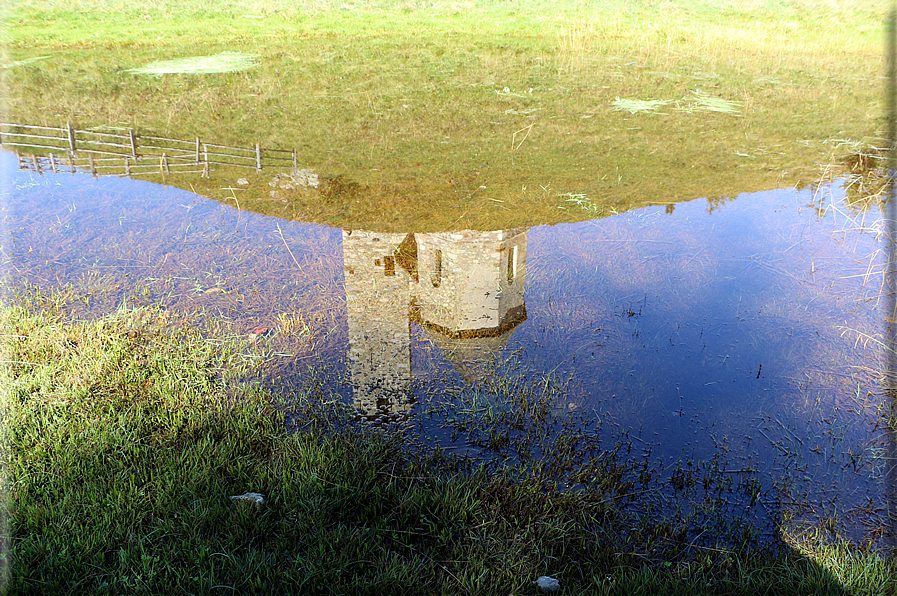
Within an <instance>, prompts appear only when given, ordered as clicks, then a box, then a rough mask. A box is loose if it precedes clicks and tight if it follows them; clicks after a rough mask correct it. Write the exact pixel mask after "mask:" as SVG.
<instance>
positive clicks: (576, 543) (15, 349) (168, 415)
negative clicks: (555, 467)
mask: <svg viewBox="0 0 897 596" xmlns="http://www.w3.org/2000/svg"><path fill="white" fill-rule="evenodd" d="M57 306H58V305H57ZM57 306H54V305H53V304H51V303H50V302H48V301H46V300H44V299H40V298H38V299H33V300H32V301H31V303H30V304H29V305H28V309H27V310H26V309H25V308H23V307H22V306H13V307H10V306H6V307H4V309H3V320H4V329H5V334H6V337H5V338H4V339H5V344H6V350H5V353H4V360H5V361H6V367H5V368H4V375H5V378H4V379H3V386H4V387H6V388H7V391H6V393H5V395H4V399H5V403H4V408H5V420H6V421H7V426H6V429H5V430H6V434H5V440H6V445H5V447H6V453H7V454H8V455H7V470H6V474H7V490H8V493H7V495H6V501H7V503H8V505H9V512H10V515H11V519H10V522H9V532H10V538H9V544H10V546H11V550H10V552H9V553H7V557H6V558H5V559H4V560H5V561H7V562H9V563H10V564H11V574H10V575H9V576H8V577H6V578H5V579H6V581H8V587H9V589H10V592H11V593H23V594H24V593H34V594H38V593H39V594H54V593H58V594H61V593H73V592H77V593H84V594H89V593H99V594H105V593H108V594H113V593H115V594H118V593H139V594H159V593H192V594H206V593H219V592H221V591H226V592H233V591H237V592H252V593H262V592H264V593H321V594H328V593H333V594H345V593H444V594H458V593H475V594H498V593H501V594H507V593H519V594H526V593H536V592H537V589H536V588H535V587H534V586H533V585H532V582H533V581H534V580H535V579H536V578H537V577H538V576H540V575H551V576H553V577H556V578H558V579H559V580H560V581H561V583H562V585H563V593H565V594H576V593H590V594H602V593H604V594H640V593H641V594H649V593H660V592H662V593H678V594H698V593H714V594H719V593H726V594H755V593H814V594H826V593H828V594H845V593H852V594H861V593H866V594H881V593H889V592H888V591H889V590H890V593H893V591H894V589H895V587H897V586H895V585H894V583H893V582H894V577H897V569H895V567H894V565H895V561H894V560H892V561H891V562H890V563H888V562H887V561H886V560H885V559H883V558H882V557H881V556H880V555H877V554H875V553H873V552H870V551H866V550H861V549H856V548H854V547H851V546H850V545H848V544H846V543H840V542H825V541H818V540H813V539H809V538H808V539H806V541H805V543H804V544H803V545H799V546H797V547H794V548H787V547H785V546H784V545H778V546H776V545H768V544H766V545H764V544H761V543H758V542H756V541H754V540H752V539H751V538H750V535H749V533H748V534H745V533H742V534H741V535H740V536H724V535H720V536H719V541H718V542H717V543H716V544H717V547H713V548H710V547H698V546H696V544H698V542H697V541H693V540H686V539H683V535H682V534H681V530H680V529H677V528H674V527H673V526H672V525H671V524H669V523H665V520H664V519H663V518H662V517H660V516H659V515H658V514H656V512H655V515H654V516H651V515H647V516H645V517H643V518H640V519H639V518H635V517H633V516H632V514H631V513H630V511H629V510H628V509H627V507H626V499H625V497H624V496H622V495H621V493H622V492H626V491H625V490H622V489H621V486H616V485H615V484H614V483H613V482H603V481H601V482H598V481H596V482H592V483H586V484H585V485H584V488H583V489H582V490H580V491H577V492H563V491H560V490H558V488H557V487H556V486H555V485H554V484H553V483H552V482H551V481H550V479H549V475H546V474H544V473H540V471H539V468H538V467H534V468H529V469H520V468H517V469H511V468H507V469H504V470H499V471H497V472H494V473H488V474H487V473H486V472H485V468H482V467H477V466H475V465H471V464H470V463H469V462H465V461H460V460H454V459H452V458H450V457H448V456H446V455H445V454H443V453H439V452H436V453H433V452H432V451H431V452H429V453H425V452H423V451H421V450H419V449H414V448H412V447H411V446H410V442H409V441H408V440H407V439H406V437H404V436H403V435H402V434H401V432H398V431H397V432H394V433H390V432H374V431H372V430H370V428H369V427H364V426H357V425H356V424H355V423H354V422H352V420H351V417H348V418H347V417H346V415H345V413H341V412H340V411H339V409H330V410H328V409H327V408H326V407H324V406H322V405H321V404H316V403H315V401H316V399H317V398H316V397H315V395H316V393H315V388H314V386H313V385H312V384H309V386H308V387H307V388H306V389H305V392H304V393H295V394H292V395H290V396H289V398H290V400H289V402H286V401H281V400H279V399H275V398H274V397H273V396H272V395H270V394H267V393H265V392H262V391H259V390H254V389H251V388H246V387H245V386H243V388H242V389H240V387H241V385H238V384H236V383H235V382H234V378H235V377H236V376H237V375H239V374H241V373H244V372H245V369H244V365H243V361H242V360H241V358H240V356H239V348H240V346H238V345H232V346H220V345H219V346H217V347H214V348H213V347H212V346H211V344H209V343H207V342H206V341H204V340H203V339H202V338H201V337H200V336H199V335H198V334H196V333H195V332H192V331H190V330H188V329H186V328H180V329H177V327H178V325H177V324H174V325H173V324H172V320H171V318H169V317H163V316H161V315H160V313H158V312H157V311H153V310H142V311H132V312H124V311H122V312H119V313H117V314H116V315H114V316H111V317H107V318H106V319H103V320H100V321H95V322H90V323H71V322H69V323H66V322H63V319H62V313H61V311H60V310H59V309H58V308H57ZM295 419H298V420H301V421H302V424H301V425H299V427H296V428H294V431H293V432H290V431H288V430H287V426H289V425H287V424H285V421H286V420H295ZM606 455H607V454H597V455H596V456H595V457H594V458H593V459H592V460H590V461H591V463H592V465H593V468H592V470H593V471H595V470H596V469H597V468H596V467H594V462H596V461H600V460H602V459H606V457H605V456H606ZM613 469H614V468H613V467H605V468H604V470H605V472H606V473H608V474H611V473H612V472H613ZM608 477H610V476H608ZM250 491H251V492H258V493H262V494H264V496H265V499H266V502H265V503H264V504H263V505H261V506H260V507H256V506H252V505H241V504H240V503H238V502H236V501H233V500H232V499H230V498H229V497H230V496H234V495H241V494H243V493H246V492H250ZM7 571H9V570H7Z"/></svg>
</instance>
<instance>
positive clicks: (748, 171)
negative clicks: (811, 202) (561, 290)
mask: <svg viewBox="0 0 897 596" xmlns="http://www.w3.org/2000/svg"><path fill="white" fill-rule="evenodd" d="M110 6H111V7H113V8H114V9H113V10H107V9H108V8H109V7H110ZM886 6H887V3H886V2H884V1H883V0H879V1H876V2H863V3H860V2H855V1H852V0H838V1H836V2H826V3H822V2H807V1H800V0H790V1H780V2H760V1H757V2H750V3H737V2H727V3H709V2H700V1H698V0H680V1H677V2H671V3H666V4H664V5H663V7H662V8H661V7H658V6H657V5H656V4H655V3H651V2H626V3H623V2H607V3H600V4H590V3H584V2H573V1H572V0H570V1H567V2H561V3H555V2H550V3H549V2H532V3H531V2H513V1H509V2H485V1H481V2H461V1H458V2H446V3H443V2H423V1H409V2H402V3H389V2H384V3H377V2H355V3H346V4H344V3H331V2H325V1H320V2H306V3H302V2H299V3H294V2H286V1H285V0H282V1H273V2H267V3H259V2H252V1H251V0H240V1H233V2H228V3H226V4H223V5H222V6H221V7H218V6H216V9H215V10H214V11H212V10H208V9H206V8H205V7H204V6H203V5H202V4H201V3H199V2H194V1H192V0H180V1H168V2H165V1H159V2H151V3H148V4H143V3H137V2H132V1H130V0H121V1H118V2H112V1H111V0H108V1H100V0H97V1H84V2H78V3H67V2H53V1H40V2H38V1H22V2H17V3H15V5H14V6H13V8H12V9H11V10H10V12H9V14H8V17H7V27H8V28H7V38H8V43H7V49H6V53H7V56H6V57H5V58H4V59H3V62H4V63H5V64H7V65H8V66H9V65H14V66H11V67H8V68H6V69H5V70H4V75H5V85H6V90H7V93H6V95H7V101H6V106H7V115H6V117H7V118H8V119H9V120H13V121H22V122H27V123H32V124H49V125H59V124H61V123H64V122H65V121H67V120H70V121H72V122H74V123H75V124H77V125H79V126H81V127H89V126H97V125H118V126H126V127H135V128H136V129H138V130H139V131H144V132H151V133H155V134H164V135H177V136H178V137H181V138H193V137H194V136H196V135H198V136H201V137H203V138H206V139H210V140H213V141H215V142H220V143H227V144H240V145H247V144H251V143H254V142H256V141H258V142H261V143H262V145H263V146H276V147H285V148H292V147H295V148H296V149H297V151H298V154H299V161H300V163H301V165H302V166H305V167H312V168H315V169H317V170H318V171H320V172H321V174H322V176H323V177H324V178H326V179H330V180H333V179H335V178H336V179H337V180H338V181H339V182H338V184H337V185H336V186H335V188H336V190H335V191H334V190H331V191H330V192H323V193H305V194H303V193H299V192H292V193H291V192H286V193H283V199H284V200H287V201H288V206H287V207H284V206H283V204H282V203H281V202H280V200H275V201H271V200H268V199H269V193H270V188H269V187H268V185H267V181H269V180H270V177H271V175H272V174H270V173H264V172H263V175H262V176H255V177H252V178H251V181H252V185H251V186H250V188H249V189H248V190H245V191H243V193H242V194H243V195H245V197H246V200H245V201H243V203H245V204H246V205H249V206H250V207H249V208H251V209H254V210H259V211H263V212H268V213H271V214H275V215H281V216H290V217H296V218H303V219H308V220H311V221H317V222H322V223H329V224H332V225H337V226H342V227H360V228H373V229H382V230H391V231H407V230H409V229H415V230H417V231H430V230H439V229H449V228H463V227H470V228H509V227H516V226H522V225H533V224H546V223H549V224H550V223H557V222H561V221H570V220H576V219H584V218H587V217H589V214H587V213H585V212H583V211H581V210H576V209H572V210H571V209H565V208H564V207H565V205H564V202H563V201H562V200H559V199H558V195H559V193H560V194H565V193H573V194H585V195H587V196H588V197H590V198H591V200H592V202H593V203H594V204H595V205H596V207H597V208H599V209H601V210H602V211H603V212H610V209H612V208H613V209H615V210H617V211H623V210H626V209H630V208H633V207H638V206H642V205H645V204H650V203H671V202H676V201H681V200H689V199H693V198H697V197H711V198H712V197H731V196H736V195H737V194H740V193H742V192H751V191H758V190H765V189H769V188H773V187H779V186H785V185H791V184H796V183H798V182H799V181H801V180H804V181H808V180H814V179H815V178H817V177H818V176H819V174H820V167H821V166H822V165H825V164H828V163H831V162H832V161H833V159H834V158H836V157H839V150H838V149H836V148H835V147H836V146H837V145H836V144H835V143H833V141H834V140H849V141H851V142H858V143H867V144H873V145H874V144H875V143H876V142H877V141H876V137H877V136H879V135H880V125H881V119H880V112H881V109H882V107H881V104H882V102H881V95H882V89H881V88H880V85H879V84H878V81H880V78H879V77H880V74H881V69H882V64H881V47H882V43H881V42H882V38H883V33H882V31H881V29H882V19H883V15H884V12H885V9H886ZM225 52H241V53H244V54H254V55H258V56H259V62H258V64H257V65H256V66H254V67H253V68H250V69H248V70H244V71H240V72H227V73H217V74H167V75H161V76H158V75H145V74H135V73H134V69H140V68H143V67H146V65H148V64H151V63H154V62H158V61H168V60H180V59H186V58H191V57H197V56H214V55H220V54H222V53H225ZM48 56H49V57H48ZM47 57H48V58H47ZM36 58H41V59H40V60H34V59H36ZM619 102H629V105H630V106H637V105H652V104H651V102H653V105H655V106H656V108H657V109H653V110H650V111H645V110H643V109H642V110H628V111H627V110H619V109H616V108H615V106H619ZM524 130H525V131H526V132H525V133H523V132H521V131H524ZM515 133H516V134H515ZM842 147H843V146H842ZM239 175H243V174H231V173H220V174H219V175H218V176H217V178H216V179H213V181H212V182H210V183H200V182H196V181H194V180H179V179H174V182H175V183H177V184H179V185H181V186H183V187H184V188H189V187H190V186H189V185H190V184H193V185H194V188H195V189H196V190H197V191H198V192H203V193H206V194H209V195H211V196H215V197H218V198H221V199H225V198H226V197H227V196H229V191H223V190H221V189H222V188H223V187H228V186H233V182H234V179H235V178H236V177H237V176H239ZM347 184H349V185H350V186H351V188H352V191H351V192H345V190H346V185H347ZM253 198H258V199H263V200H259V201H253V200H251V199H253ZM490 199H495V200H490ZM496 200H498V201H503V202H504V203H502V204H500V203H497V202H496Z"/></svg>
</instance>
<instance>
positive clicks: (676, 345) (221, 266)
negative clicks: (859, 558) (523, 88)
mask: <svg viewBox="0 0 897 596" xmlns="http://www.w3.org/2000/svg"><path fill="white" fill-rule="evenodd" d="M0 159H2V167H3V171H4V177H5V179H6V181H7V186H6V188H4V200H3V216H4V217H3V221H4V225H5V230H4V238H3V243H2V254H0V257H2V260H3V266H4V271H5V275H6V279H7V282H9V286H11V287H13V288H15V287H19V288H20V287H23V286H24V285H25V284H33V285H35V286H37V287H39V288H41V289H42V290H44V291H50V290H53V289H54V288H61V287H64V286H69V287H74V288H76V289H77V291H78V293H79V295H80V296H81V298H82V299H81V301H80V302H79V303H78V304H79V305H80V306H79V308H78V309H77V310H76V312H74V314H75V315H76V316H86V315H95V314H100V313H105V312H111V311H113V310H115V309H116V308H119V307H121V306H128V307H139V306H147V305H161V306H163V307H165V308H167V309H169V310H170V311H172V312H178V313H181V314H182V315H183V316H184V318H185V320H188V321H191V322H193V323H195V324H197V325H200V326H204V327H205V328H208V329H209V331H210V333H211V334H214V333H226V334H229V337H231V338H237V339H239V338H243V339H245V345H246V354H247V357H256V358H258V359H259V361H261V362H264V363H265V364H264V366H265V367H266V368H267V370H268V371H269V372H270V375H269V379H274V380H273V381H271V382H272V383H274V384H280V385H281V386H282V385H289V384H295V385H299V384H302V383H305V382H308V380H309V379H310V378H312V376H313V377H314V378H315V379H316V380H317V381H319V382H321V383H322V385H323V386H324V387H325V388H326V389H327V390H328V391H331V392H332V393H333V394H334V395H338V396H340V398H341V399H343V400H344V401H345V402H346V403H347V404H351V405H352V406H353V407H355V408H356V409H357V411H358V413H359V415H360V416H362V417H365V418H367V419H370V420H372V421H376V422H380V423H382V422H384V421H398V422H402V423H405V424H409V425H410V426H412V427H414V428H416V429H418V432H420V434H421V436H422V437H425V438H426V440H435V441H441V442H443V443H444V445H445V447H446V448H450V449H454V450H455V451H456V452H459V453H472V454H475V455H482V451H483V450H482V448H481V447H482V446H481V444H480V443H477V444H473V442H472V441H469V440H468V439H469V437H467V436H466V435H465V429H466V428H469V427H470V421H469V417H470V416H473V415H476V414H477V413H478V412H479V413H481V414H482V413H484V412H485V413H488V412H495V411H499V410H501V409H502V408H508V407H513V405H509V403H508V402H502V400H501V398H500V397H496V393H495V392H494V391H493V392H492V393H489V392H488V391H481V389H482V388H483V387H492V388H493V389H494V388H495V387H498V386H500V385H502V383H505V385H506V386H513V385H514V384H515V383H523V384H529V385H531V386H532V385H539V384H542V386H546V387H547V386H548V385H549V384H550V385H551V386H552V387H553V388H554V389H553V390H552V391H550V392H547V395H548V399H551V400H552V401H551V403H550V404H549V405H550V412H551V415H552V416H553V417H554V419H555V420H557V421H561V422H564V423H566V424H567V425H568V426H566V427H565V428H570V426H569V425H570V424H573V425H574V426H575V425H576V424H578V422H577V421H583V420H590V421H591V423H590V424H592V427H591V428H593V429H601V430H596V431H595V432H598V433H601V432H604V433H607V438H608V440H612V436H613V437H617V438H619V437H620V436H624V435H625V436H626V437H628V439H629V442H630V443H629V445H630V447H629V452H630V455H631V457H632V458H645V459H651V460H652V461H654V462H655V464H656V467H657V469H660V470H662V471H664V472H665V473H666V474H667V475H669V476H670V477H671V478H675V477H676V476H677V474H678V473H679V472H678V471H680V470H682V469H686V470H688V469H690V468H691V467H693V468H695V469H697V468H698V467H699V464H698V463H697V462H702V461H703V462H707V461H711V460H713V461H715V462H716V463H717V464H718V465H721V466H722V471H721V472H720V473H722V474H729V475H731V476H737V475H746V476H750V477H751V478H756V479H758V480H759V481H760V482H762V483H763V484H764V485H765V486H767V487H773V486H774V487H777V490H776V491H775V494H776V495H777V498H778V499H779V502H778V503H764V505H763V509H764V510H765V514H764V516H766V517H776V516H777V515H779V514H778V513H776V512H777V511H778V508H780V507H782V506H784V505H788V504H791V501H801V502H803V503H806V504H807V505H808V507H807V508H806V510H805V511H804V513H805V514H806V515H807V516H808V518H809V519H816V520H817V521H822V520H833V521H828V522H826V523H830V524H831V527H832V528H835V529H837V530H838V531H842V532H845V533H846V534H848V535H850V536H852V537H855V538H861V537H870V536H871V537H873V538H874V537H875V536H877V532H879V531H880V530H881V522H880V519H881V511H882V508H883V507H884V503H883V502H882V498H883V497H882V495H883V494H884V489H883V483H884V460H883V459H882V455H883V453H884V448H885V445H886V440H887V437H886V436H885V435H884V433H883V432H882V431H881V429H880V422H881V415H882V408H883V405H884V401H883V397H882V396H881V392H880V390H879V387H878V385H877V383H878V371H879V370H880V369H881V363H880V360H879V358H880V355H879V352H880V349H879V346H880V344H879V341H880V340H881V323H880V317H881V315H880V309H881V308H883V306H884V299H883V297H882V296H881V291H882V276H881V269H882V260H883V258H882V254H881V252H880V250H879V244H880V238H879V236H880V235H881V217H880V213H879V206H878V205H874V204H873V205H849V204H847V202H846V200H845V193H844V190H843V189H842V187H841V185H840V184H839V183H837V182H836V183H834V184H832V185H828V186H822V187H819V188H816V189H813V190H803V191H797V190H793V189H784V190H779V191H772V192H766V193H756V194H751V195H742V196H739V197H737V198H733V199H731V200H729V201H705V200H696V201H692V202H687V203H680V204H677V205H675V206H667V207H663V206H660V207H649V208H645V209H640V210H637V211H631V212H628V213H622V214H618V215H614V216H611V217H607V218H604V219H600V220H594V221H586V222H581V223H575V224H563V225H556V226H536V227H531V228H512V229H507V230H492V231H470V230H450V231H446V232H441V233H424V234H418V233H414V231H413V230H409V231H408V232H407V233H402V234H386V233H380V232H377V231H370V230H354V229H353V230H349V229H345V230H340V229H332V228H327V227H323V226H318V225H314V224H308V223H297V222H289V221H284V220H279V219H276V218H272V217H266V216H261V215H257V214H254V213H251V212H248V211H245V210H241V209H239V208H238V206H237V205H236V204H234V205H233V206H228V205H223V204H222V203H218V202H214V201H210V200H207V199H204V198H202V197H199V196H197V195H193V194H191V193H187V192H184V191H181V190H178V189H173V188H169V187H165V186H163V185H159V184H153V183H148V182H140V181H133V180H126V179H117V178H101V179H93V178H91V177H90V176H88V175H83V174H75V175H72V174H58V175H54V174H49V173H47V174H44V175H37V174H35V173H33V172H27V171H19V170H16V169H15V159H14V158H13V157H12V156H10V155H9V154H6V153H3V154H2V155H0ZM235 203H236V202H235ZM260 327H261V328H267V331H266V332H265V333H264V334H261V335H260V334H259V333H258V332H257V330H258V329H259V328H260ZM254 330H256V334H255V335H256V336H257V337H256V336H253V335H251V334H252V333H253V331H254ZM498 393H500V391H499V392H498ZM487 394H488V395H487ZM453 408H454V409H455V410H456V411H452V410H453ZM465 417H467V418H465ZM447 429H448V430H447ZM614 433H615V434H614ZM633 446H634V448H633ZM720 462H722V463H720ZM683 466H684V468H683ZM785 479H787V482H786V480H785ZM769 494H770V495H771V494H773V492H770V493H769Z"/></svg>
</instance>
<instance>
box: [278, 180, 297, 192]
mask: <svg viewBox="0 0 897 596" xmlns="http://www.w3.org/2000/svg"><path fill="white" fill-rule="evenodd" d="M277 186H278V187H279V188H280V189H281V190H293V189H294V188H296V187H295V186H294V185H293V183H292V182H279V183H278V184H277Z"/></svg>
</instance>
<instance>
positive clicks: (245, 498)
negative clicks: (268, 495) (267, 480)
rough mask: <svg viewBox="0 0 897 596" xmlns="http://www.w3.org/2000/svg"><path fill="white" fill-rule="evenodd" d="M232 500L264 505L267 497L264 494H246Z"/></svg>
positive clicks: (236, 496)
mask: <svg viewBox="0 0 897 596" xmlns="http://www.w3.org/2000/svg"><path fill="white" fill-rule="evenodd" d="M231 500H233V501H237V502H238V503H247V504H252V505H264V504H265V495H263V494H262V493H244V494H242V495H235V496H233V497H231Z"/></svg>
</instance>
